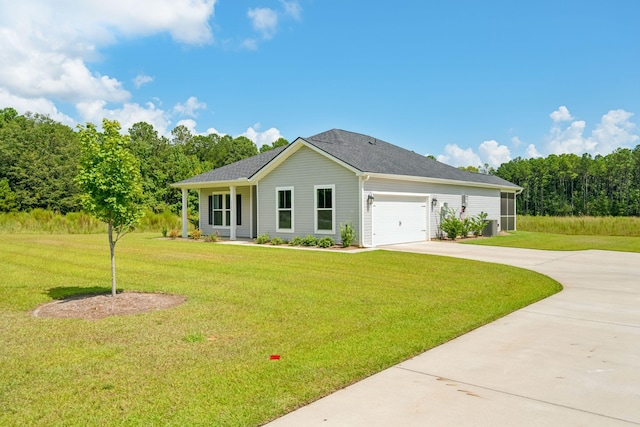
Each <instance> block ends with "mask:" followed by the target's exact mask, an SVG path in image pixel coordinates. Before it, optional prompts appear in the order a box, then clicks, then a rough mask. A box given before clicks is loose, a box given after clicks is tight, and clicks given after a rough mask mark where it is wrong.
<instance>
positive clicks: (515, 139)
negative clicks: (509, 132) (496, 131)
mask: <svg viewBox="0 0 640 427" xmlns="http://www.w3.org/2000/svg"><path fill="white" fill-rule="evenodd" d="M511 143H512V144H513V146H514V147H516V148H518V147H520V146H521V145H522V144H524V142H522V140H521V139H520V138H518V137H517V136H514V137H513V138H511Z"/></svg>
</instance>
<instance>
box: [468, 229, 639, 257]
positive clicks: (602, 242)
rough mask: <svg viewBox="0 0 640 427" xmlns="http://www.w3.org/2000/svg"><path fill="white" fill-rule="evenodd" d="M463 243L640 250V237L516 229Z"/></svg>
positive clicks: (552, 248) (511, 246) (548, 247)
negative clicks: (504, 233)
mask: <svg viewBox="0 0 640 427" xmlns="http://www.w3.org/2000/svg"><path fill="white" fill-rule="evenodd" d="M462 242H463V243H469V244H473V245H486V246H504V247H509V248H525V249H543V250H549V251H584V250H588V249H600V250H604V251H621V252H640V237H626V236H586V235H585V236H581V235H567V234H551V233H534V232H529V231H514V232H509V233H507V234H506V235H502V236H495V237H491V238H488V239H466V240H463V241H462Z"/></svg>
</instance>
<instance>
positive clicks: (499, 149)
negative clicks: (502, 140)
mask: <svg viewBox="0 0 640 427" xmlns="http://www.w3.org/2000/svg"><path fill="white" fill-rule="evenodd" d="M478 151H479V153H480V157H481V158H482V159H483V160H484V162H483V163H482V164H484V163H488V164H489V166H492V167H494V168H497V167H498V166H500V165H501V164H503V163H507V162H508V161H510V160H511V152H510V151H509V147H507V146H506V145H500V144H498V141H496V140H491V141H484V142H483V143H482V144H480V146H479V147H478Z"/></svg>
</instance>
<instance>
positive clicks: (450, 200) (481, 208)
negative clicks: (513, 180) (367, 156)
mask: <svg viewBox="0 0 640 427" xmlns="http://www.w3.org/2000/svg"><path fill="white" fill-rule="evenodd" d="M376 191H381V192H392V193H424V194H429V195H431V196H432V197H435V198H437V199H438V204H437V205H436V206H433V205H429V206H428V207H427V209H429V218H430V227H429V228H430V230H431V237H432V238H434V237H436V236H437V234H436V233H437V232H438V230H439V222H440V210H441V208H442V206H443V205H444V203H447V204H448V206H449V208H452V209H454V210H455V211H456V214H458V215H459V214H460V211H461V207H462V195H463V194H466V195H467V196H468V204H467V209H466V211H465V214H464V215H465V216H475V215H477V214H479V213H480V212H486V213H487V214H488V217H487V219H493V220H498V227H499V225H500V223H499V220H500V190H493V189H487V188H477V187H465V186H462V185H446V184H430V183H423V182H412V181H400V180H391V179H379V178H371V179H369V180H367V181H365V182H364V184H363V192H362V193H363V194H362V202H363V206H364V208H363V219H364V224H363V229H364V236H363V237H364V239H363V244H364V245H365V246H370V245H372V223H371V211H370V209H368V207H367V205H366V198H367V195H368V194H369V193H371V192H376Z"/></svg>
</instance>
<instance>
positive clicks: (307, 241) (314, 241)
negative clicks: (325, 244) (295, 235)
mask: <svg viewBox="0 0 640 427" xmlns="http://www.w3.org/2000/svg"><path fill="white" fill-rule="evenodd" d="M317 245H318V238H317V237H316V236H312V235H311V234H309V235H307V236H306V237H305V238H303V239H302V246H317Z"/></svg>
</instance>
